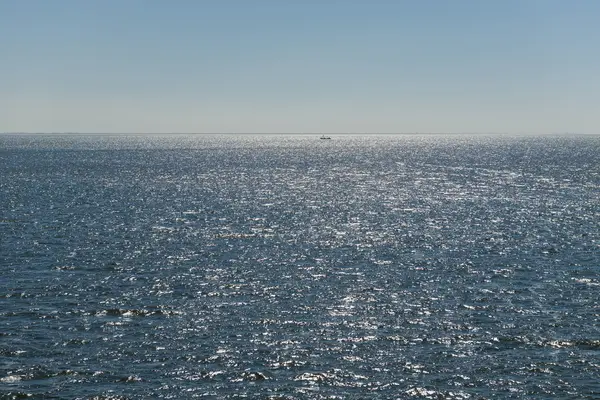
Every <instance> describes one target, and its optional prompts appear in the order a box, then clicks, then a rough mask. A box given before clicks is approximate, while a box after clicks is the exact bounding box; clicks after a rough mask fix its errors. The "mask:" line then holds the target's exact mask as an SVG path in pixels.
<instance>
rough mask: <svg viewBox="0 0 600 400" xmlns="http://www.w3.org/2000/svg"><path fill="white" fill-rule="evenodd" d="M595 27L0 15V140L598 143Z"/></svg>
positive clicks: (224, 13)
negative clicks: (349, 137)
mask: <svg viewBox="0 0 600 400" xmlns="http://www.w3.org/2000/svg"><path fill="white" fill-rule="evenodd" d="M300 3H301V4H300ZM598 15H600V2H597V1H595V0H579V1H577V2H565V1H560V0H507V1H502V2H481V1H476V0H456V1H452V2H444V1H441V0H440V1H434V0H423V1H402V0H398V1H393V2H392V1H384V0H374V1H366V0H364V1H357V0H319V1H316V0H307V1H303V2H284V1H278V0H255V1H252V2H249V1H244V0H220V1H218V2H216V1H215V2H209V1H194V0H179V1H176V2H171V3H168V2H164V1H159V0H147V1H144V0H130V1H127V2H120V1H117V0H105V1H88V2H80V1H77V0H56V1H53V2H45V1H42V0H27V1H20V0H0V49H2V54H3V62H2V63H0V86H1V87H2V90H0V132H81V133H88V132H89V133H92V132H102V133H120V132H132V133H133V132H139V133H165V132H178V133H228V132H261V133H280V132H281V133H283V132H318V133H336V132H344V133H361V132H373V133H401V132H488V133H491V132H496V133H557V132H577V133H600V116H599V115H598V113H597V110H598V109H600V96H599V95H598V93H600V90H599V89H600V53H599V52H597V51H595V48H596V47H597V44H598V43H600V40H599V39H600V27H599V26H598V24H597V21H596V19H597V16H598Z"/></svg>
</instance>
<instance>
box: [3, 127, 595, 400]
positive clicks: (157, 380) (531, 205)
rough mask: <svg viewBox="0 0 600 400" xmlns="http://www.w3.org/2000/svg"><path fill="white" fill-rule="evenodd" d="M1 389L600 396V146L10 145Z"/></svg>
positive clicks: (346, 139)
mask: <svg viewBox="0 0 600 400" xmlns="http://www.w3.org/2000/svg"><path fill="white" fill-rule="evenodd" d="M0 268H1V269H0V271H1V275H0V398H3V399H4V398H6V399H10V398H39V399H41V398H44V399H52V398H57V399H58V398H60V399H74V398H78V399H92V398H93V399H125V398H131V399H142V398H170V399H187V398H199V397H206V398H214V399H227V398H231V399H233V398H261V399H365V398H369V399H391V398H398V399H412V398H416V399H418V398H427V399H492V398H494V399H505V398H514V399H550V398H552V399H575V398H578V399H579V398H588V399H597V398H600V323H599V316H600V137H599V136H572V137H566V136H547V137H520V138H519V137H506V136H371V137H368V136H342V135H339V136H333V138H332V140H327V141H324V140H319V139H318V136H276V135H264V136H205V135H196V136H193V135H192V136H182V135H180V136H141V135H140V136H101V135H91V136H76V135H63V136H51V135H46V136H44V135H38V136H33V135H20V136H19V135H12V136H11V135H4V136H0Z"/></svg>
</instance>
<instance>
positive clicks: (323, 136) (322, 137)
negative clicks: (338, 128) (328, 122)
mask: <svg viewBox="0 0 600 400" xmlns="http://www.w3.org/2000/svg"><path fill="white" fill-rule="evenodd" d="M321 139H324V140H329V139H331V136H325V135H321Z"/></svg>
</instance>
